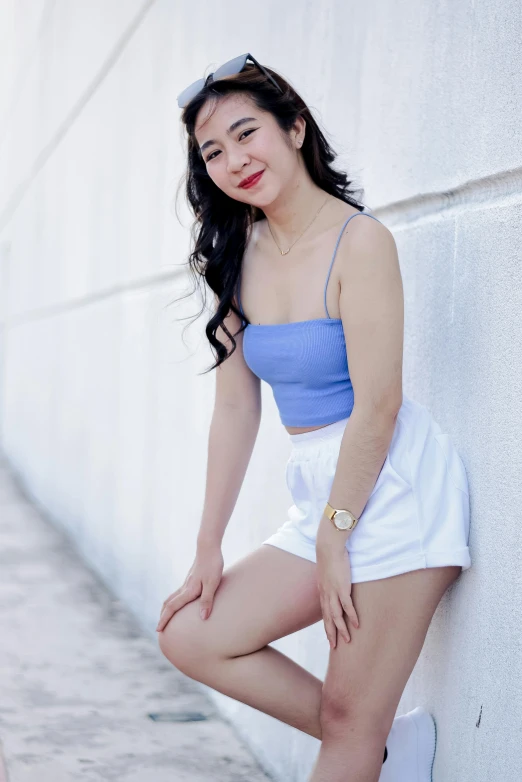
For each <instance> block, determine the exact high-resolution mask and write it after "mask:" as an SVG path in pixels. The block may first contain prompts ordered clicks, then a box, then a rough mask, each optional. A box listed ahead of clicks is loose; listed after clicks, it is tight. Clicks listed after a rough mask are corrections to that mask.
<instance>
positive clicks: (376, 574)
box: [263, 531, 471, 584]
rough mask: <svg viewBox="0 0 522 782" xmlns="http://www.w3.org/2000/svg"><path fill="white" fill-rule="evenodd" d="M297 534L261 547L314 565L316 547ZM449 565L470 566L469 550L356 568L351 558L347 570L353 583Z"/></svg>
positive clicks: (275, 538)
mask: <svg viewBox="0 0 522 782" xmlns="http://www.w3.org/2000/svg"><path fill="white" fill-rule="evenodd" d="M300 537H301V536H300V533H299V532H298V531H296V534H295V536H294V537H292V539H291V540H289V539H288V536H286V538H285V537H284V536H282V535H281V534H280V533H275V534H274V535H273V536H271V538H269V539H268V540H265V541H263V545H268V546H275V547H276V548H280V549H282V550H283V551H288V552H289V553H290V554H295V555H296V556H298V557H302V558H303V559H307V560H308V561H309V562H316V553H315V545H312V541H311V542H310V544H309V543H307V542H306V541H305V540H300V539H299V538H300ZM448 565H454V566H460V567H462V570H467V569H468V568H469V567H471V557H470V552H469V547H468V546H465V547H464V548H460V549H452V550H449V551H427V552H425V553H424V554H415V555H414V556H411V557H402V558H401V559H395V560H389V561H386V562H383V563H382V564H380V565H361V566H359V567H358V566H357V565H356V564H354V563H353V561H352V558H351V557H350V571H351V580H352V584H357V583H359V582H361V581H376V580H377V579H379V578H389V577H390V576H398V575H400V574H401V573H409V572H410V571H412V570H423V569H426V568H431V567H446V566H448Z"/></svg>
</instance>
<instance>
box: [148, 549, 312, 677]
mask: <svg viewBox="0 0 522 782" xmlns="http://www.w3.org/2000/svg"><path fill="white" fill-rule="evenodd" d="M321 616H322V614H321V605H320V600H319V593H318V589H317V580H316V565H315V563H314V562H310V561H309V560H307V559H304V558H303V557H299V556H296V555H295V554H291V553H289V552H287V551H284V550H282V549H279V548H276V547H275V546H269V545H265V544H263V545H261V546H260V547H259V548H257V549H255V550H254V551H252V552H251V553H249V554H248V555H247V556H245V557H243V558H242V559H240V560H238V561H237V562H235V563H234V564H233V565H231V566H230V567H228V568H226V569H225V570H224V572H223V576H222V579H221V582H220V584H219V586H218V588H217V590H216V593H215V596H214V603H213V607H212V612H211V614H210V616H209V617H208V619H205V620H203V619H201V617H200V615H199V598H198V599H196V600H193V601H192V602H190V603H187V604H186V605H185V606H183V608H181V609H180V610H179V611H177V612H176V613H175V614H174V616H173V617H172V618H171V619H170V621H169V622H168V624H167V625H166V627H165V629H164V630H163V633H161V634H160V635H161V636H162V637H161V638H160V645H161V649H162V651H163V652H164V654H166V656H167V657H170V659H172V661H173V662H175V659H174V658H175V657H176V656H181V657H184V656H185V655H186V654H190V655H192V657H193V656H194V655H195V654H196V655H198V656H200V655H201V656H206V655H209V654H210V655H212V656H215V655H219V656H222V657H237V656H239V655H244V654H249V653H251V652H254V651H257V650H258V649H261V648H262V647H263V646H266V645H267V644H269V643H270V642H271V641H275V640H276V639H278V638H282V637H283V636H285V635H289V634H290V633H294V632H296V631H297V630H300V629H302V628H303V627H307V626H308V625H311V624H314V623H315V622H318V621H319V620H320V619H321Z"/></svg>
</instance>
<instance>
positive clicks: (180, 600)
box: [156, 589, 198, 632]
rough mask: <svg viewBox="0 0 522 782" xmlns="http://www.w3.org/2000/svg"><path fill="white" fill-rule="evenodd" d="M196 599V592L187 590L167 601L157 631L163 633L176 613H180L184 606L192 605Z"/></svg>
mask: <svg viewBox="0 0 522 782" xmlns="http://www.w3.org/2000/svg"><path fill="white" fill-rule="evenodd" d="M196 597H198V594H196V593H195V592H194V591H189V590H188V589H186V590H184V591H181V592H179V593H178V594H177V595H175V597H172V598H169V599H168V600H166V601H165V603H164V604H163V609H162V611H161V615H160V619H159V622H158V626H157V627H156V630H157V631H160V632H161V630H163V629H164V627H165V625H166V624H167V623H168V622H169V621H170V620H171V619H172V617H173V616H174V614H175V613H176V611H179V609H180V608H183V606H184V605H186V604H187V603H190V602H191V601H192V600H195V599H196Z"/></svg>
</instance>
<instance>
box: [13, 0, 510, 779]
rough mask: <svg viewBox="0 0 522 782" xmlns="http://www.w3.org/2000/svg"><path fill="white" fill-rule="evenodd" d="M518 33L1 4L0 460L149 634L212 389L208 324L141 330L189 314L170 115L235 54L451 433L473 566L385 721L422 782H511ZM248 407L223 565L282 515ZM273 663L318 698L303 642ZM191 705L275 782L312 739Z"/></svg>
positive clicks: (187, 558)
mask: <svg viewBox="0 0 522 782" xmlns="http://www.w3.org/2000/svg"><path fill="white" fill-rule="evenodd" d="M275 19H277V24H275V23H274V20H275ZM521 26H522V11H521V8H520V5H519V4H518V3H515V2H513V1H512V2H506V3H503V4H502V5H500V4H498V3H496V4H491V3H487V2H485V0H468V2H465V1H464V0H463V2H460V3H453V4H450V3H447V2H439V3H433V2H428V0H424V2H419V3H413V4H412V3H399V2H397V1H396V0H376V1H375V2H373V3H370V4H366V5H364V4H361V3H353V2H349V3H347V2H342V1H341V0H331V1H330V2H328V0H323V2H320V3H310V2H307V3H306V4H303V3H297V2H288V3H286V4H284V5H283V6H282V5H281V3H277V2H274V0H267V2H265V3H264V4H261V5H257V6H256V7H255V19H253V17H252V13H251V12H250V11H249V10H248V9H247V8H246V7H245V5H244V3H241V2H236V0H227V2H226V3H224V4H223V3H222V4H218V5H216V4H208V3H205V2H203V1H202V0H194V1H193V2H192V3H190V4H187V3H181V2H179V0H178V2H175V1H174V0H156V2H143V0H126V2H123V0H119V1H118V0H114V2H111V3H106V2H102V1H101V0H92V1H91V2H76V3H74V4H71V3H67V2H65V0H54V1H52V0H48V2H44V0H39V1H38V0H31V1H30V2H28V0H24V1H22V0H16V2H15V0H0V268H1V275H0V279H1V282H2V295H1V297H0V313H1V326H0V329H1V331H0V337H1V341H0V360H1V362H2V363H1V368H0V381H1V382H0V405H1V416H0V426H1V432H2V437H3V448H4V450H5V453H6V455H7V457H8V458H9V460H10V462H11V464H12V465H13V467H14V468H15V470H16V471H17V472H18V474H19V476H20V478H21V479H22V481H23V483H24V485H25V487H26V489H27V491H28V492H29V493H30V494H31V495H32V496H33V497H34V499H35V500H36V501H37V502H38V503H39V504H40V505H41V506H42V507H43V508H44V509H45V511H46V512H47V514H48V516H49V518H50V519H51V520H52V521H53V523H55V524H57V525H59V526H60V527H62V528H63V529H64V530H66V531H67V533H68V534H69V535H70V536H71V538H72V539H73V540H74V541H75V543H76V545H77V546H78V548H79V549H80V551H81V552H82V554H83V556H84V557H85V559H86V560H87V561H88V562H89V563H90V564H91V565H92V567H93V568H94V569H95V570H96V571H97V572H98V573H99V574H100V575H101V576H102V578H103V579H104V580H105V582H106V583H107V584H108V586H109V587H110V588H111V589H112V590H114V592H115V593H117V594H118V595H119V596H120V597H121V598H122V599H123V600H124V601H125V602H126V604H127V605H128V606H129V608H130V609H131V610H132V611H134V612H135V614H136V615H137V616H138V617H139V619H140V620H141V621H142V624H143V627H144V628H145V629H146V630H147V631H148V632H151V633H153V632H154V627H155V624H156V620H157V617H158V613H159V607H160V604H161V602H162V601H163V600H164V598H165V597H166V596H167V595H168V594H169V593H170V592H172V591H173V589H175V588H176V587H177V586H178V585H179V583H181V581H182V580H183V578H184V577H185V575H186V572H187V569H188V567H189V565H190V564H191V562H192V557H193V553H194V544H195V537H196V533H197V528H198V524H199V513H200V511H201V508H202V503H203V490H204V480H205V469H206V463H205V462H206V445H207V437H208V427H209V423H210V417H211V408H212V402H213V389H214V375H213V373H210V374H209V375H206V376H198V372H201V371H203V370H204V369H205V368H206V367H207V366H209V364H210V362H211V360H212V356H211V354H210V351H209V350H208V349H207V345H206V340H205V337H204V333H203V328H204V325H205V322H206V317H205V315H203V316H202V317H201V318H200V319H199V320H198V321H196V323H195V325H194V326H192V327H191V328H190V329H189V330H188V331H186V332H185V333H184V336H183V333H182V332H183V328H184V326H185V325H186V324H187V323H188V322H189V320H184V321H182V320H180V318H181V317H188V318H190V317H191V316H193V315H195V314H196V313H197V312H198V311H199V309H200V306H201V302H200V301H199V300H196V299H194V298H192V299H187V300H185V301H184V302H182V303H181V304H177V305H176V306H173V307H167V306H166V305H167V304H168V303H169V302H171V301H173V300H174V299H175V298H176V297H177V296H179V295H180V294H181V293H182V292H184V291H186V290H189V289H190V283H189V281H188V279H187V277H186V276H185V266H184V263H185V260H186V254H187V251H188V249H189V233H188V226H189V224H190V217H189V215H188V213H187V212H186V210H184V208H183V206H182V205H180V209H179V211H180V220H178V219H177V217H176V215H175V212H174V201H175V191H176V187H177V184H178V181H179V178H180V176H181V175H182V173H183V170H184V158H183V147H182V144H181V136H180V128H179V124H178V116H179V111H178V109H177V106H176V103H175V96H176V95H177V93H178V92H179V91H180V90H181V89H182V88H183V87H184V86H185V85H186V84H187V83H188V82H190V81H192V80H194V79H195V78H197V77H198V76H201V75H202V74H203V72H204V71H205V72H206V71H207V70H208V69H209V67H210V66H211V65H214V66H215V65H218V64H220V63H221V62H223V61H225V60H226V59H229V58H230V57H232V56H234V55H236V54H239V53H241V52H244V51H251V52H253V53H254V55H255V56H256V57H257V58H258V59H260V60H261V62H265V63H267V64H270V65H272V66H273V67H275V68H277V69H279V70H280V71H281V72H282V73H283V74H284V75H285V76H286V77H287V78H289V79H290V80H291V81H292V83H293V84H294V85H295V86H296V87H297V88H298V89H299V90H300V91H301V93H302V94H303V96H304V97H305V99H306V100H308V101H309V103H310V104H311V106H312V108H313V110H314V111H315V112H316V116H318V118H319V120H320V121H321V122H322V123H323V125H324V126H325V128H326V129H327V131H328V133H329V134H330V136H331V138H332V142H333V144H334V146H335V147H336V148H337V149H338V150H339V151H340V153H341V159H340V165H344V166H345V167H346V168H347V169H348V170H349V171H350V172H351V173H352V174H353V175H354V176H355V178H356V180H357V181H358V182H359V183H360V184H362V185H363V186H364V187H365V191H366V202H367V203H368V204H369V205H370V206H371V208H372V209H373V210H374V211H375V213H376V215H377V216H378V217H380V219H382V220H383V221H384V222H385V223H386V224H387V225H388V226H389V227H390V228H391V230H392V231H393V233H394V235H395V237H396V240H397V244H398V247H399V254H400V260H401V267H402V271H403V278H404V286H405V294H406V334H405V362H404V390H405V392H406V393H407V394H408V395H409V396H412V397H414V398H416V399H418V400H419V401H421V402H423V403H424V404H426V405H427V406H428V407H429V408H430V409H431V410H432V412H433V414H434V415H435V417H436V418H437V420H439V421H440V422H441V424H443V426H444V427H445V428H446V429H447V430H448V431H450V432H451V433H452V435H453V437H454V439H455V442H456V444H457V446H458V448H459V450H460V452H461V454H462V456H463V459H464V461H465V464H466V467H467V471H468V474H469V479H470V488H471V501H472V531H471V539H470V545H471V552H472V560H473V566H472V568H471V569H470V570H469V571H467V572H466V573H465V574H463V576H462V577H461V579H459V581H458V582H457V583H456V585H455V586H454V588H452V589H451V590H450V591H449V592H448V593H447V594H446V595H445V597H444V599H443V601H442V602H441V604H440V606H439V608H438V609H437V612H436V615H435V617H434V620H433V622H432V625H431V627H430V630H429V633H428V638H427V640H426V643H425V646H424V649H423V651H422V654H421V658H420V659H419V662H418V664H417V666H416V669H415V671H414V673H413V674H412V677H411V679H410V681H409V683H408V686H407V688H406V691H405V693H404V695H403V698H402V700H401V704H400V707H399V712H398V713H403V712H404V711H407V710H409V709H410V708H413V707H414V706H415V705H418V704H422V705H424V706H426V707H427V708H429V709H430V710H431V711H432V712H433V714H434V715H435V717H436V720H437V724H438V739H439V744H438V752H437V756H436V762H435V776H436V777H437V778H440V779H444V780H445V781H446V782H462V780H471V779H472V780H474V782H483V781H484V782H485V780H488V782H489V780H502V782H515V780H518V778H519V767H520V763H521V760H522V752H521V747H522V742H521V741H520V725H521V724H522V697H521V695H520V693H521V692H522V681H521V671H522V665H521V663H522V659H521V658H522V652H521V649H522V645H521V642H522V634H521V630H520V625H521V622H520V616H521V609H520V605H521V597H522V584H521V577H520V565H519V558H520V551H521V543H522V541H521V535H522V533H521V531H520V530H521V525H520V523H519V516H520V507H521V505H522V490H521V484H522V482H521V480H520V475H521V468H522V464H521V462H522V455H521V454H522V450H521V448H520V445H519V439H520V431H521V427H522V412H521V411H522V406H521V405H520V399H521V398H522V380H521V373H520V355H521V342H522V318H521V317H520V312H521V310H522V284H521V280H520V277H521V271H520V254H521V251H520V246H521V242H520V236H521V218H522V207H521V201H522V196H521V190H522V188H521V185H522V145H521V143H520V142H521V140H522V138H521V130H520V127H521V123H520V112H521V110H522V80H521V79H520V72H521V66H522V62H521V50H520V45H519V41H520V31H521ZM263 394H264V397H263V401H264V415H263V422H262V425H261V431H260V433H259V437H258V441H257V443H256V447H255V451H254V454H253V457H252V462H251V464H250V466H249V470H248V473H247V476H246V479H245V483H244V486H243V489H242V491H241V495H240V497H239V500H238V504H237V506H236V509H235V511H234V514H233V517H232V519H231V521H230V524H229V527H228V529H227V533H226V535H225V540H224V555H225V563H226V564H230V563H232V562H233V561H234V560H236V559H237V558H239V557H241V556H243V555H244V554H246V553H247V552H248V551H250V550H251V549H252V548H254V547H255V546H257V545H258V544H259V543H260V542H261V541H262V540H263V539H264V538H265V537H266V536H267V535H268V534H269V533H270V532H271V531H272V530H274V529H275V528H276V527H277V526H278V525H279V524H280V523H281V520H282V519H283V518H284V516H285V512H286V508H287V507H288V505H289V496H288V494H287V489H286V486H285V484H284V474H283V473H284V463H285V460H286V455H287V453H288V452H289V441H288V438H287V435H286V432H285V431H284V429H283V428H282V427H281V425H280V423H279V419H278V416H277V412H276V409H275V405H274V403H273V399H272V397H271V392H270V389H268V388H266V387H265V388H264V389H263ZM260 495H261V496H263V503H259V502H257V501H254V502H253V504H252V501H253V500H257V498H258V497H259V496H260ZM274 645H275V646H276V647H277V648H279V649H280V650H281V651H283V652H285V653H287V654H289V655H290V656H292V657H293V658H294V659H295V660H297V661H298V662H299V663H301V664H302V665H304V666H305V667H307V668H309V669H310V670H312V671H313V672H314V673H316V675H318V676H321V677H322V676H323V675H324V671H325V668H326V661H327V656H328V645H327V642H326V637H325V635H324V630H323V628H322V624H321V623H318V624H317V625H315V626H314V627H311V628H307V629H306V630H304V631H302V632H300V633H297V634H295V635H293V636H290V637H288V638H285V639H282V640H280V641H278V642H276V643H275V644H274ZM209 692H211V691H209ZM211 694H212V697H214V698H215V700H216V702H217V703H218V704H219V706H220V707H221V708H222V709H223V710H224V712H225V713H226V714H227V715H228V716H229V717H230V718H231V720H232V721H233V723H234V724H235V725H236V727H237V729H238V731H240V733H241V734H242V735H243V736H244V737H245V738H246V740H247V741H248V742H249V744H250V746H251V747H252V748H253V749H254V750H255V752H256V754H257V755H258V757H259V758H260V759H261V760H262V762H263V763H264V764H265V767H266V768H267V769H269V770H270V771H272V772H273V773H274V774H275V775H276V776H277V778H278V779H281V780H282V779H284V780H285V782H291V781H292V782H297V781H298V780H304V779H305V778H306V775H307V772H308V770H309V768H310V765H311V763H312V762H313V759H314V757H315V754H316V752H317V750H318V746H319V743H318V742H317V741H316V740H315V739H311V738H309V737H307V736H305V735H303V734H300V733H299V732H298V731H296V730H294V729H292V728H289V727H288V726H286V725H283V724H282V723H280V722H278V721H276V720H274V719H272V718H270V717H268V716H266V715H264V714H261V713H260V712H257V711H256V710H254V709H251V708H250V707H247V706H245V705H243V704H240V703H237V702H235V701H233V700H231V699H229V698H226V697H225V696H222V695H220V694H217V693H211ZM500 747H501V751H499V749H500Z"/></svg>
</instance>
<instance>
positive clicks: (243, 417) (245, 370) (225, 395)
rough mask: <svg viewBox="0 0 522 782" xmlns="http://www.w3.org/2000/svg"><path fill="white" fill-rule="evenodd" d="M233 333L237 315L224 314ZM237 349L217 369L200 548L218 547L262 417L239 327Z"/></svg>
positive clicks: (219, 334) (219, 332)
mask: <svg viewBox="0 0 522 782" xmlns="http://www.w3.org/2000/svg"><path fill="white" fill-rule="evenodd" d="M225 322H226V326H227V329H228V330H229V331H230V332H231V333H232V334H234V333H235V332H236V331H237V330H238V329H239V327H240V321H239V318H238V316H237V315H236V314H235V313H233V312H230V313H229V315H228V316H227V318H226V319H225ZM216 336H217V338H218V339H219V340H220V341H221V342H223V343H224V344H226V345H227V348H228V349H229V350H230V346H231V342H230V340H229V338H228V337H227V336H226V334H225V332H224V331H223V329H222V328H221V327H219V328H218V330H217V334H216ZM235 339H236V343H237V346H236V349H235V351H234V353H233V354H232V355H231V356H230V358H227V359H226V360H225V361H224V362H223V364H221V366H219V367H217V369H216V394H215V403H214V412H213V415H212V421H211V424H210V431H209V439H208V458H207V478H206V488H205V501H204V507H203V513H202V518H201V525H200V529H199V533H198V548H199V547H207V546H211V547H214V546H220V545H221V541H222V538H223V535H224V533H225V529H226V526H227V524H228V521H229V519H230V516H231V515H232V511H233V510H234V507H235V504H236V501H237V498H238V495H239V492H240V489H241V486H242V483H243V479H244V477H245V473H246V470H247V467H248V464H249V461H250V457H251V455H252V451H253V448H254V444H255V441H256V437H257V433H258V430H259V424H260V421H261V389H260V380H259V378H258V377H257V376H256V375H254V374H253V372H252V371H251V370H250V368H249V367H248V366H247V364H246V362H245V359H244V357H243V332H241V334H239V335H237V336H236V337H235Z"/></svg>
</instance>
